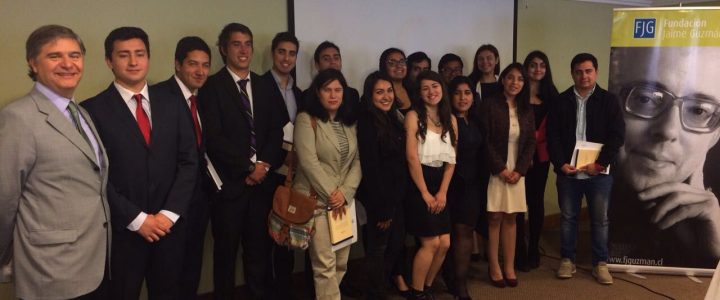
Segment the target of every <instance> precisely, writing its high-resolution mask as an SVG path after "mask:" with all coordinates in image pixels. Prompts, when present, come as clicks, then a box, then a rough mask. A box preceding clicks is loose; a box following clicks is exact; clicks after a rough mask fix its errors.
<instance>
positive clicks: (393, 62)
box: [387, 59, 407, 68]
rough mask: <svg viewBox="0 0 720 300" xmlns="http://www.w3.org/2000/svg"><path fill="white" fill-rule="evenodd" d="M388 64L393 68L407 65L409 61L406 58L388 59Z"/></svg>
mask: <svg viewBox="0 0 720 300" xmlns="http://www.w3.org/2000/svg"><path fill="white" fill-rule="evenodd" d="M387 64H388V66H390V67H391V68H392V67H404V66H406V65H407V61H406V60H404V59H401V60H394V59H388V61H387Z"/></svg>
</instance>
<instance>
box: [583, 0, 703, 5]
mask: <svg viewBox="0 0 720 300" xmlns="http://www.w3.org/2000/svg"><path fill="white" fill-rule="evenodd" d="M575 1H580V2H594V3H606V4H618V5H626V6H669V5H672V6H675V5H679V4H685V3H698V2H707V1H708V0H685V1H678V0H575Z"/></svg>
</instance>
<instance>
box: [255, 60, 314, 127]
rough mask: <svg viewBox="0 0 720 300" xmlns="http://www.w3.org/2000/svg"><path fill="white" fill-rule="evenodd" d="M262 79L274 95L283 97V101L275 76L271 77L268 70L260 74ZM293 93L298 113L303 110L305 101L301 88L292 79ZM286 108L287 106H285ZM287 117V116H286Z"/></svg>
mask: <svg viewBox="0 0 720 300" xmlns="http://www.w3.org/2000/svg"><path fill="white" fill-rule="evenodd" d="M260 78H262V80H264V81H265V83H266V84H267V85H268V86H271V87H272V91H271V92H272V93H273V94H275V95H274V96H275V97H279V98H280V99H283V101H285V98H283V96H282V95H281V94H280V87H279V86H278V84H277V82H276V81H275V77H273V75H272V72H270V71H269V70H268V71H267V72H265V74H263V75H262V76H260ZM292 91H293V95H294V96H295V105H296V106H297V112H298V113H300V112H301V111H304V110H305V102H304V101H303V98H302V97H303V94H302V90H300V88H298V87H297V81H293V87H292ZM286 110H287V107H286ZM288 117H289V116H288Z"/></svg>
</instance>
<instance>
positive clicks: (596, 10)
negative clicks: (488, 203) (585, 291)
mask: <svg viewBox="0 0 720 300" xmlns="http://www.w3.org/2000/svg"><path fill="white" fill-rule="evenodd" d="M613 7H615V6H613V5H607V4H593V3H586V2H577V1H569V0H518V20H517V22H518V24H517V60H518V61H519V62H520V63H522V61H523V60H524V59H525V56H526V55H527V54H528V53H530V52H531V51H533V50H541V51H543V52H545V54H547V56H548V59H549V60H550V66H551V67H552V72H553V80H554V81H555V86H557V88H558V90H559V91H560V92H562V91H564V90H565V89H567V88H568V87H570V86H571V85H572V84H573V82H572V78H571V77H570V61H571V60H572V58H573V56H575V54H578V53H581V52H588V53H592V54H593V55H595V57H597V59H598V72H599V73H598V79H597V82H598V84H599V85H600V86H602V87H604V88H607V78H608V66H609V59H610V34H611V30H612V10H613ZM559 212H560V208H559V207H558V203H557V191H556V189H555V172H553V171H552V166H551V167H550V175H549V176H548V181H547V185H546V188H545V215H551V214H556V213H559Z"/></svg>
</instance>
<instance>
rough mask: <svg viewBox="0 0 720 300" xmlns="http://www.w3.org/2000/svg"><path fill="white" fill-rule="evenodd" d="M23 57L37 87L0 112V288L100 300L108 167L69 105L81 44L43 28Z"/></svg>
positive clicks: (62, 31) (21, 294)
mask: <svg viewBox="0 0 720 300" xmlns="http://www.w3.org/2000/svg"><path fill="white" fill-rule="evenodd" d="M26 58H27V63H28V66H29V67H30V72H29V76H30V78H32V80H33V81H35V84H34V86H33V88H32V89H31V90H30V92H29V93H28V94H27V95H25V96H23V97H22V98H19V99H17V100H15V101H13V102H12V103H10V104H8V105H7V106H6V107H5V108H4V109H3V110H2V111H0V268H1V270H0V281H1V282H9V281H10V280H11V279H12V280H14V282H15V296H16V297H18V298H21V299H69V298H76V297H79V298H80V299H105V294H104V289H103V288H102V285H101V283H102V281H103V276H104V274H105V271H106V270H105V269H106V261H107V257H108V255H109V253H108V250H109V245H110V230H109V229H108V227H109V226H108V222H110V212H109V207H108V203H107V200H106V199H107V198H106V192H105V187H106V182H107V178H108V173H107V168H108V159H107V156H105V148H104V147H103V144H102V143H101V141H100V136H99V135H98V134H97V131H96V130H95V125H94V124H93V122H92V120H91V119H90V116H88V115H87V112H85V110H84V109H82V108H80V107H78V105H77V103H76V101H75V98H74V94H75V89H76V88H77V86H78V83H79V82H80V78H81V77H82V75H83V69H84V60H85V46H83V42H82V40H80V37H79V36H78V35H77V34H75V32H73V31H72V30H71V29H70V28H67V27H63V26H60V25H45V26H42V27H40V28H38V29H36V30H35V31H33V32H32V33H31V34H30V36H29V37H28V39H27V43H26Z"/></svg>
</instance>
